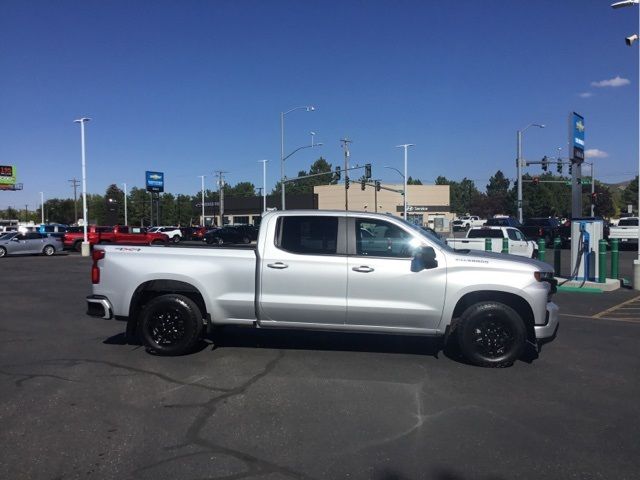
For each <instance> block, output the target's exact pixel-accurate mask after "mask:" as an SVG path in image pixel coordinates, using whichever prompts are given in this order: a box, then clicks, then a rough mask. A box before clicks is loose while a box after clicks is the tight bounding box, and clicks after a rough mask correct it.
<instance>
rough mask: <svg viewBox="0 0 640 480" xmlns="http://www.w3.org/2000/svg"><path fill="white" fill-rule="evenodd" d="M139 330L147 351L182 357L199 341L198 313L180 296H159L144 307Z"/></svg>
mask: <svg viewBox="0 0 640 480" xmlns="http://www.w3.org/2000/svg"><path fill="white" fill-rule="evenodd" d="M140 330H141V332H140V333H141V337H142V340H143V341H144V344H145V346H146V347H147V349H148V350H149V351H151V352H153V353H157V354H159V355H182V354H184V353H188V352H190V351H191V350H192V349H193V347H194V346H195V345H196V343H197V342H198V340H199V338H200V333H201V331H202V312H201V311H200V309H199V308H198V306H197V305H196V304H195V302H194V301H193V300H191V299H190V298H188V297H185V296H184V295H176V294H167V295H161V296H159V297H156V298H154V299H153V300H151V301H150V302H149V303H148V304H147V305H145V307H144V309H143V311H142V316H141V319H140Z"/></svg>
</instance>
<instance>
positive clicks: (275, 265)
mask: <svg viewBox="0 0 640 480" xmlns="http://www.w3.org/2000/svg"><path fill="white" fill-rule="evenodd" d="M288 266H289V265H287V264H286V263H282V262H276V263H267V267H269V268H276V269H278V270H282V269H283V268H287V267H288Z"/></svg>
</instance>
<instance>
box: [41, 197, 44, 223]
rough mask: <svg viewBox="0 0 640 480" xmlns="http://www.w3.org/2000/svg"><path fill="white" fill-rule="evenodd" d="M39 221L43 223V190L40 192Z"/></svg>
mask: <svg viewBox="0 0 640 480" xmlns="http://www.w3.org/2000/svg"><path fill="white" fill-rule="evenodd" d="M40 223H42V224H44V192H40Z"/></svg>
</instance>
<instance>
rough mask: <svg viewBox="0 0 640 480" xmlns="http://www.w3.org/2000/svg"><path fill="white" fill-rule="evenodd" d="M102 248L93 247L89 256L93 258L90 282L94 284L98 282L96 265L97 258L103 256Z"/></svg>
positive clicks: (98, 272) (98, 274)
mask: <svg viewBox="0 0 640 480" xmlns="http://www.w3.org/2000/svg"><path fill="white" fill-rule="evenodd" d="M104 255H105V252H104V250H98V249H94V250H93V252H91V258H92V259H93V265H92V266H91V283H93V284H94V285H95V284H97V283H100V267H98V260H102V259H103V258H104Z"/></svg>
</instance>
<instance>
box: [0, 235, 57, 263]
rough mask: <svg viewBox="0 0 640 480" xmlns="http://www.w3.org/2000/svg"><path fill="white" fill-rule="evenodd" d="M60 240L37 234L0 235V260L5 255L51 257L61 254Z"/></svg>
mask: <svg viewBox="0 0 640 480" xmlns="http://www.w3.org/2000/svg"><path fill="white" fill-rule="evenodd" d="M62 248H63V244H62V239H61V238H58V237H51V236H49V235H47V234H46V233H38V232H26V233H19V232H10V233H5V234H3V235H0V258H2V257H4V256H6V255H20V254H28V253H38V254H42V255H46V256H48V257H49V256H51V255H53V254H54V253H56V252H61V251H62Z"/></svg>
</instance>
